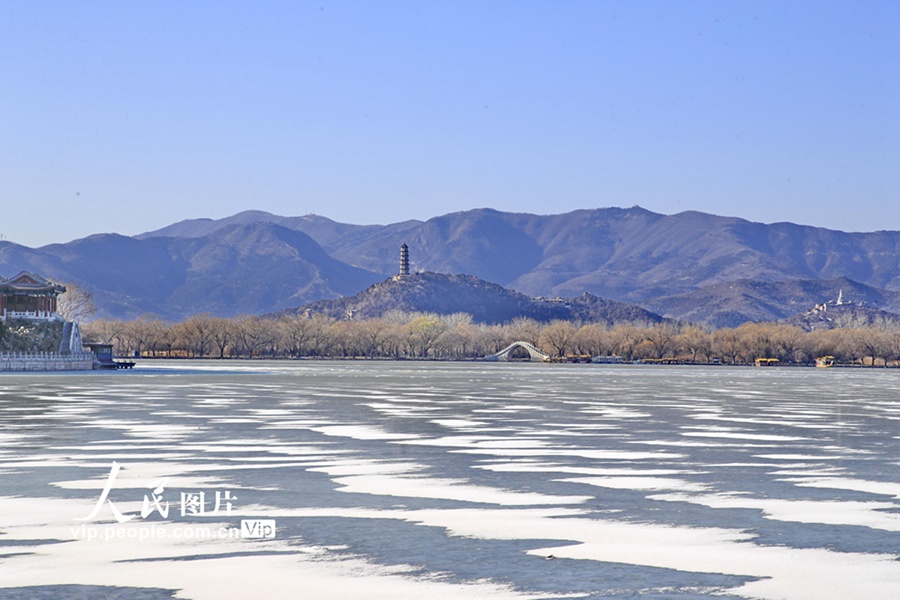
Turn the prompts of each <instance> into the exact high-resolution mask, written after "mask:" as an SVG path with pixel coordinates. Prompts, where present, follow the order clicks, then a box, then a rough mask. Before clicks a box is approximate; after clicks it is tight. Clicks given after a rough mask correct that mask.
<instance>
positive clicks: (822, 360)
mask: <svg viewBox="0 0 900 600" xmlns="http://www.w3.org/2000/svg"><path fill="white" fill-rule="evenodd" d="M816 366H817V367H823V368H825V367H833V366H834V357H833V356H820V357H819V358H817V359H816Z"/></svg>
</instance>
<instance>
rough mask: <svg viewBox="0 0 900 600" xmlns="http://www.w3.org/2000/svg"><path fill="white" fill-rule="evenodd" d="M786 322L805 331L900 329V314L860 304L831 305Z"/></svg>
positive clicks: (804, 313)
mask: <svg viewBox="0 0 900 600" xmlns="http://www.w3.org/2000/svg"><path fill="white" fill-rule="evenodd" d="M786 321H787V322H788V323H790V324H791V325H796V326H798V327H800V328H801V329H803V330H805V331H812V330H814V329H836V328H838V327H851V328H853V327H866V326H871V325H887V326H890V327H894V328H896V327H900V314H896V313H892V312H887V311H885V310H881V309H880V308H872V307H869V306H865V305H860V304H844V305H841V306H831V305H829V306H828V307H827V308H826V309H824V310H823V309H822V308H821V307H818V308H815V309H812V310H808V311H805V312H802V313H800V314H796V315H793V316H791V317H788V318H787V319H786Z"/></svg>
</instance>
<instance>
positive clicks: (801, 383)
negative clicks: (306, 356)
mask: <svg viewBox="0 0 900 600" xmlns="http://www.w3.org/2000/svg"><path fill="white" fill-rule="evenodd" d="M898 449H900V370H896V371H895V370H883V369H881V370H863V369H856V370H844V369H827V370H826V369H799V368H798V369H753V368H727V367H709V368H691V367H650V366H616V365H608V366H599V365H543V364H542V365H534V364H479V363H406V362H371V363H368V362H218V361H205V362H187V361H179V362H147V363H142V364H140V365H139V366H138V368H136V369H135V370H134V371H133V372H129V373H90V374H40V375H36V374H7V375H4V376H2V377H0V599H7V598H14V599H20V598H22V599H24V598H61V597H65V598H122V599H153V600H156V599H163V598H171V597H177V598H191V599H196V600H201V599H202V600H205V599H221V598H267V599H273V598H314V599H318V598H392V599H393V598H415V599H417V600H419V599H421V598H422V597H434V598H515V599H521V598H642V599H662V598H667V599H668V598H677V599H684V600H687V599H695V598H705V597H709V596H715V597H719V598H730V599H738V598H759V599H765V600H776V599H779V600H781V599H787V600H794V599H796V600H801V599H810V600H813V599H814V600H825V599H840V600H846V599H850V598H865V599H867V600H874V599H885V600H888V599H891V600H893V599H896V598H900V560H898V556H900V452H898ZM114 465H116V466H114ZM273 522H274V523H273ZM271 525H274V529H270V526H271ZM273 536H274V537H273Z"/></svg>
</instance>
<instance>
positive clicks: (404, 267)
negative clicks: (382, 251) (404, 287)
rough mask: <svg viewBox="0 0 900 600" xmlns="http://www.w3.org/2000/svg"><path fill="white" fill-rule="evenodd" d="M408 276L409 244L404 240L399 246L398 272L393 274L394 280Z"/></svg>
mask: <svg viewBox="0 0 900 600" xmlns="http://www.w3.org/2000/svg"><path fill="white" fill-rule="evenodd" d="M404 277H409V246H407V245H406V242H403V245H402V246H400V272H399V273H397V274H396V275H394V281H399V280H400V279H403V278H404Z"/></svg>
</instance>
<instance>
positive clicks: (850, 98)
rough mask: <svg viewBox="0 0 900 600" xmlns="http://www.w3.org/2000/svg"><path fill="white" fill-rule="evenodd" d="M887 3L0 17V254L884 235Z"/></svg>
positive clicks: (51, 8)
mask: <svg viewBox="0 0 900 600" xmlns="http://www.w3.org/2000/svg"><path fill="white" fill-rule="evenodd" d="M898 32H900V2H897V1H895V0H884V1H881V2H872V1H865V0H863V1H859V0H854V1H846V2H833V1H827V0H816V1H809V2H790V1H781V0H777V1H776V0H772V1H768V2H767V1H760V0H753V1H739V0H735V1H722V0H715V1H710V2H692V1H681V0H679V1H672V0H662V1H631V0H627V1H604V0H587V1H578V0H566V1H558V0H546V1H528V0H512V1H503V0H472V1H466V0H459V1H452V0H442V1H436V0H435V1H428V0H410V1H408V2H400V1H397V2H387V1H378V0H360V1H356V2H351V1H343V2H333V1H325V0H320V1H317V2H303V1H301V0H296V1H285V2H276V1H266V0H255V1H253V2H248V1H235V2H227V1H221V0H217V1H209V2H203V1H184V0H179V1H163V0H152V1H150V0H148V1H133V2H132V1H128V2H122V1H120V0H115V1H110V2H92V1H89V0H81V1H77V2H72V1H69V0H65V1H45V0H42V1H40V2H34V1H32V0H5V1H4V2H2V3H0V215H2V216H0V235H2V236H3V238H4V239H6V240H11V241H14V242H18V243H22V244H25V245H29V246H39V245H43V244H46V243H51V242H65V241H69V240H71V239H75V238H79V237H84V236H86V235H89V234H91V233H101V232H117V233H123V234H126V235H132V234H136V233H140V232H142V231H147V230H150V229H156V228H158V227H162V226H164V225H167V224H169V223H172V222H175V221H179V220H181V219H186V218H196V217H212V218H219V217H224V216H228V215H230V214H233V213H236V212H239V211H241V210H246V209H261V210H267V211H270V212H273V213H276V214H282V215H290V216H295V215H302V214H306V213H316V214H320V215H324V216H326V217H330V218H332V219H335V220H338V221H344V222H351V223H390V222H396V221H401V220H405V219H410V218H416V219H427V218H430V217H433V216H437V215H440V214H444V213H448V212H454V211H459V210H466V209H470V208H478V207H493V208H497V209H499V210H506V211H519V212H535V213H541V214H547V213H560V212H567V211H570V210H574V209H578V208H594V207H606V206H623V207H627V206H632V205H635V204H638V205H640V206H643V207H644V208H647V209H650V210H653V211H656V212H661V213H667V214H671V213H676V212H681V211H683V210H700V211H704V212H711V213H715V214H722V215H733V216H740V217H744V218H747V219H751V220H754V221H762V222H776V221H793V222H798V223H804V224H810V225H817V226H823V227H829V228H833V229H843V230H850V231H871V230H878V229H900V34H898Z"/></svg>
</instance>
